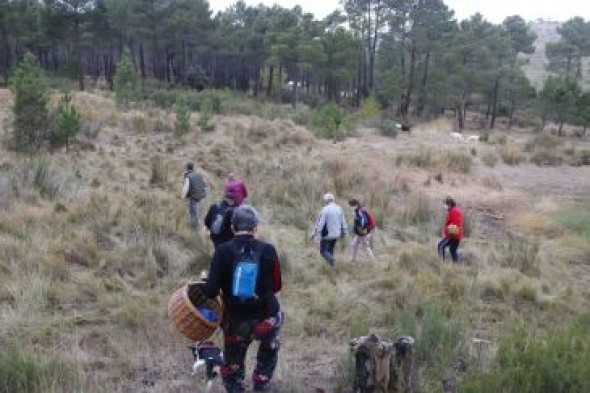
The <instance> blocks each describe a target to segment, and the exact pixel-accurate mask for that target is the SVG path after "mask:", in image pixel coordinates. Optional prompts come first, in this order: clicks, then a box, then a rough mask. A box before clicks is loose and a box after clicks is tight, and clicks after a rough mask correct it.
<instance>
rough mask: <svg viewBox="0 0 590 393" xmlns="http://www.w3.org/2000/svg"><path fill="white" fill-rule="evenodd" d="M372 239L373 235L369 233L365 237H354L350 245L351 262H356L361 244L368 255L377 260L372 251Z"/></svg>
mask: <svg viewBox="0 0 590 393" xmlns="http://www.w3.org/2000/svg"><path fill="white" fill-rule="evenodd" d="M371 237H372V233H367V234H366V235H365V236H359V235H354V237H353V238H352V243H351V244H350V262H354V261H356V254H357V252H358V249H359V246H360V245H361V243H362V245H363V248H364V249H365V252H366V253H367V255H368V256H369V257H370V258H371V259H375V256H374V255H373V250H371V240H372V239H371Z"/></svg>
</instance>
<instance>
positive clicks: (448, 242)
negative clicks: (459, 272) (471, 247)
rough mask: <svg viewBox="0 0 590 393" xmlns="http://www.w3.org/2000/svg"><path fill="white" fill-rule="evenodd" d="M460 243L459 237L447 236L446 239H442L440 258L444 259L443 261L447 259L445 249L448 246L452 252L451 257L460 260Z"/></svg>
mask: <svg viewBox="0 0 590 393" xmlns="http://www.w3.org/2000/svg"><path fill="white" fill-rule="evenodd" d="M459 243H460V240H459V239H451V238H449V237H445V238H444V239H442V240H441V241H440V242H439V243H438V256H439V257H440V259H442V260H443V261H444V260H445V251H446V248H447V247H448V248H449V251H450V253H451V259H452V260H453V262H458V261H459V256H458V255H457V249H458V248H459Z"/></svg>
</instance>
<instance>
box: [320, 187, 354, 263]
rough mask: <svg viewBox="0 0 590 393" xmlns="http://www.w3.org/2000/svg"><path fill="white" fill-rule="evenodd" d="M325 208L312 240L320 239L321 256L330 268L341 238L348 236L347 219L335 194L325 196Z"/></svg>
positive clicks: (334, 261)
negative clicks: (335, 248) (337, 202)
mask: <svg viewBox="0 0 590 393" xmlns="http://www.w3.org/2000/svg"><path fill="white" fill-rule="evenodd" d="M323 200H324V207H323V208H322V211H321V212H320V216H319V217H318V220H317V222H316V225H315V228H314V229H313V232H312V234H311V238H312V239H317V238H318V237H319V238H320V254H321V255H322V257H323V258H324V259H325V260H326V262H328V264H329V265H330V266H334V264H335V263H336V260H335V258H334V247H335V246H336V242H337V241H338V239H339V238H341V237H342V238H344V236H345V235H346V229H347V225H346V219H345V218H344V212H343V211H342V208H341V207H340V206H338V205H337V204H336V202H335V198H334V195H333V194H330V193H327V194H325V195H324V198H323Z"/></svg>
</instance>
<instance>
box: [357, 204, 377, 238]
mask: <svg viewBox="0 0 590 393" xmlns="http://www.w3.org/2000/svg"><path fill="white" fill-rule="evenodd" d="M375 226H376V225H375V216H374V215H373V214H371V213H369V212H368V211H367V210H366V209H364V208H363V209H361V217H355V228H354V232H355V233H356V234H357V235H360V236H365V235H367V234H368V233H369V232H371V231H372V230H373V229H375Z"/></svg>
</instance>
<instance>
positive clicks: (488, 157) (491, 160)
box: [481, 152, 498, 168]
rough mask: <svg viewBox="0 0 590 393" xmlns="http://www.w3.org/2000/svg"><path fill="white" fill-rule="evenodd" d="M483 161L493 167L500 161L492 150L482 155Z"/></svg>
mask: <svg viewBox="0 0 590 393" xmlns="http://www.w3.org/2000/svg"><path fill="white" fill-rule="evenodd" d="M481 162H483V163H484V164H486V165H487V166H489V167H490V168H493V167H495V166H496V164H497V163H498V156H497V155H495V154H494V153H491V152H486V153H484V154H482V156H481Z"/></svg>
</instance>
